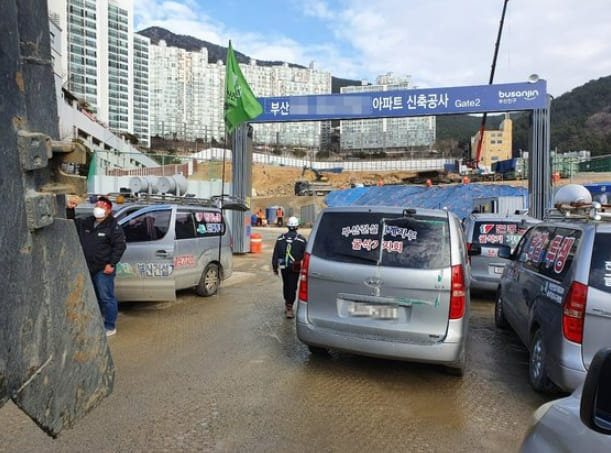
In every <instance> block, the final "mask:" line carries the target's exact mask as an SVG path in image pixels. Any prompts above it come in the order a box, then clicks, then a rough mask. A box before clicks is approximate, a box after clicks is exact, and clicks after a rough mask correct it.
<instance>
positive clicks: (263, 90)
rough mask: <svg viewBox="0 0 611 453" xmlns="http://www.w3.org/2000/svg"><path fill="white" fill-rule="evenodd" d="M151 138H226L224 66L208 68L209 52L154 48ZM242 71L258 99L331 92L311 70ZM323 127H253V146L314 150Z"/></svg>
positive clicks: (325, 75) (251, 67)
mask: <svg viewBox="0 0 611 453" xmlns="http://www.w3.org/2000/svg"><path fill="white" fill-rule="evenodd" d="M150 49H151V50H150V61H151V65H150V89H151V104H150V119H151V121H150V124H151V135H153V136H155V135H159V136H162V137H165V138H175V139H186V140H194V139H197V138H201V139H203V140H205V141H206V142H210V141H211V140H212V139H214V140H216V141H223V140H224V139H225V124H224V119H223V104H224V84H225V65H224V64H223V63H222V62H221V61H217V62H215V63H208V51H207V49H205V48H203V49H201V50H200V51H197V52H191V51H186V50H184V49H179V48H176V47H169V46H167V44H166V43H165V42H164V41H160V42H159V44H158V45H151V48H150ZM240 68H241V70H242V72H243V74H244V77H245V78H246V80H248V84H249V85H250V87H251V89H252V90H253V92H254V93H255V95H256V96H258V97H265V96H281V95H306V94H310V95H311V94H329V93H331V74H330V73H329V72H325V71H320V70H318V69H317V68H316V67H315V65H314V64H313V63H312V64H310V66H309V67H308V68H297V67H291V66H289V65H288V64H287V63H285V64H282V65H276V66H262V65H258V64H257V61H256V60H254V59H252V60H251V61H250V64H241V65H240ZM320 135H321V124H320V122H310V123H275V124H253V139H254V141H255V143H258V144H267V145H271V146H274V145H291V146H302V147H310V148H315V147H318V146H319V145H320Z"/></svg>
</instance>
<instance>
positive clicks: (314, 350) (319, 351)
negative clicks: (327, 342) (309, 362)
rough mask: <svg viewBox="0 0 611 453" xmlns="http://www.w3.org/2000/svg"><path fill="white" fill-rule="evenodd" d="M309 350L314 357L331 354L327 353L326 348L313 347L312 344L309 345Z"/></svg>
mask: <svg viewBox="0 0 611 453" xmlns="http://www.w3.org/2000/svg"><path fill="white" fill-rule="evenodd" d="M308 349H309V351H310V354H312V355H327V354H328V353H329V351H327V350H326V349H325V348H321V347H320V346H312V345H311V344H309V345H308Z"/></svg>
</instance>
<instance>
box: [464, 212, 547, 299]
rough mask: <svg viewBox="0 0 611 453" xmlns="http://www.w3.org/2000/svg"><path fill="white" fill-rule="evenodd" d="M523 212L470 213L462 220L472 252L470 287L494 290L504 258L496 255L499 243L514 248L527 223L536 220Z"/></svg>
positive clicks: (497, 283) (531, 223)
mask: <svg viewBox="0 0 611 453" xmlns="http://www.w3.org/2000/svg"><path fill="white" fill-rule="evenodd" d="M539 222H540V220H537V219H535V218H533V217H529V216H525V215H524V216H523V215H511V216H508V215H502V214H471V215H470V216H469V217H467V218H466V220H465V223H464V228H465V242H466V244H467V250H471V249H472V248H473V249H478V250H481V252H479V253H478V254H475V255H472V256H471V289H480V290H488V291H496V288H497V287H498V286H499V281H500V280H501V274H502V273H503V270H504V269H505V264H507V259H505V258H501V257H499V255H498V251H499V247H500V246H501V245H506V246H509V247H510V248H511V249H513V248H514V247H515V246H516V245H517V244H518V241H519V240H520V238H521V237H522V235H524V233H525V232H526V230H527V229H528V227H529V226H530V225H533V224H535V223H539Z"/></svg>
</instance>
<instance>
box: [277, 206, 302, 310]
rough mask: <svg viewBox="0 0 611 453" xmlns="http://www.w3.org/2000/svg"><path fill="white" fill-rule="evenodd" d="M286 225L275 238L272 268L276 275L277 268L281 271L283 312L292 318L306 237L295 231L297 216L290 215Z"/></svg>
mask: <svg viewBox="0 0 611 453" xmlns="http://www.w3.org/2000/svg"><path fill="white" fill-rule="evenodd" d="M286 226H287V227H288V229H289V230H288V231H287V232H286V233H284V234H281V235H280V236H278V239H276V244H275V245H274V253H273V255H272V268H273V270H274V274H276V275H278V269H280V270H281V271H282V283H283V288H282V292H283V295H284V314H285V316H286V317H287V318H294V317H295V314H294V312H293V303H295V293H296V291H297V282H298V281H299V271H301V261H302V260H303V257H304V256H305V249H306V239H305V238H304V237H303V236H302V235H301V234H299V233H297V227H298V226H299V220H297V217H290V218H289V220H288V222H287V223H286Z"/></svg>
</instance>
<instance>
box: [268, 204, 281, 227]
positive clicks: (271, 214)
mask: <svg viewBox="0 0 611 453" xmlns="http://www.w3.org/2000/svg"><path fill="white" fill-rule="evenodd" d="M276 208H278V206H268V207H267V208H265V218H266V219H267V224H268V225H274V224H275V223H276Z"/></svg>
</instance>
